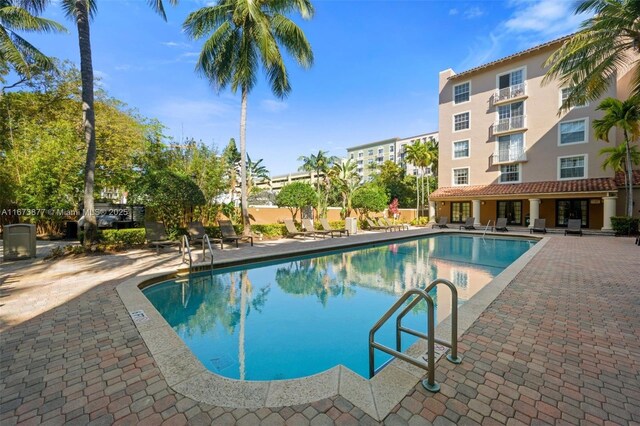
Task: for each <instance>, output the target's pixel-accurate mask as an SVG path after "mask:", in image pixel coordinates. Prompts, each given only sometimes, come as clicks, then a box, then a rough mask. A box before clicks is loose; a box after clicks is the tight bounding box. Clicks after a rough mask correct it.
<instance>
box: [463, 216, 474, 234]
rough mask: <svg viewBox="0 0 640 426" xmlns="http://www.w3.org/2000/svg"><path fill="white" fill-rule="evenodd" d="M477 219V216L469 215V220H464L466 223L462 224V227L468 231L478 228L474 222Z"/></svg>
mask: <svg viewBox="0 0 640 426" xmlns="http://www.w3.org/2000/svg"><path fill="white" fill-rule="evenodd" d="M475 221H476V218H475V217H468V218H467V220H465V221H464V225H460V229H466V230H467V231H470V230H473V229H476V227H475V226H473V223H474V222H475Z"/></svg>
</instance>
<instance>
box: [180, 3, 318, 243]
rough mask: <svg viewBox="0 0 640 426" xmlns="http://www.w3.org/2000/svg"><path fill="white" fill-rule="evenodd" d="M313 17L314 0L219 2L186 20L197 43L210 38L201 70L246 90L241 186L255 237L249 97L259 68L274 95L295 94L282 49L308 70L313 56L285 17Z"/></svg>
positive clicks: (186, 27) (247, 228)
mask: <svg viewBox="0 0 640 426" xmlns="http://www.w3.org/2000/svg"><path fill="white" fill-rule="evenodd" d="M295 11H297V12H299V13H300V15H301V16H302V18H304V19H310V18H311V17H312V16H313V6H312V5H311V2H310V1H309V0H278V1H272V0H218V2H217V3H216V4H215V5H213V6H205V7H203V8H201V9H199V10H197V11H195V12H193V13H191V14H189V16H187V19H186V20H185V22H184V24H183V28H184V30H185V32H186V33H187V35H188V36H189V37H191V38H193V39H200V38H202V37H205V36H207V37H208V38H207V40H206V41H205V43H204V45H203V47H202V52H201V53H200V57H199V58H198V63H197V65H196V69H197V70H198V71H199V72H200V73H201V74H203V75H204V76H205V77H206V78H207V79H209V81H211V83H212V84H213V85H214V86H215V87H216V88H218V89H219V90H222V89H224V88H226V87H228V86H230V87H231V91H232V92H236V91H237V90H238V88H240V91H241V106H240V158H241V160H240V161H241V163H240V181H241V183H240V187H241V206H242V221H243V225H244V233H245V235H248V234H249V233H250V232H251V224H250V223H249V210H248V206H247V164H246V127H247V98H248V96H249V92H250V91H251V89H253V87H254V86H255V84H256V81H257V79H258V70H259V68H260V64H262V67H264V69H265V72H266V74H267V78H268V80H269V83H270V84H271V91H272V92H273V93H274V94H275V95H276V96H277V97H279V98H284V97H286V96H287V95H288V94H289V92H290V91H291V86H290V84H289V75H288V73H287V70H286V68H285V64H284V60H283V57H282V53H281V47H283V48H284V49H285V50H286V51H287V52H288V53H289V54H290V55H291V56H292V57H293V58H294V59H295V60H296V62H298V64H299V65H301V66H303V67H305V68H308V67H310V66H311V64H312V63H313V53H312V51H311V46H310V44H309V42H308V41H307V38H306V37H305V35H304V33H303V32H302V30H301V29H300V28H299V27H298V26H297V25H296V24H295V23H294V22H293V21H291V20H290V19H289V18H287V17H286V16H285V15H286V14H287V13H290V12H295Z"/></svg>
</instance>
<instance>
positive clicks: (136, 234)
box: [98, 228, 145, 246]
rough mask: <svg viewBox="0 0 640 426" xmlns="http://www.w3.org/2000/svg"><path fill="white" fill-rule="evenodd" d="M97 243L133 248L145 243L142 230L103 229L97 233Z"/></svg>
mask: <svg viewBox="0 0 640 426" xmlns="http://www.w3.org/2000/svg"><path fill="white" fill-rule="evenodd" d="M98 241H99V242H100V243H104V244H107V245H116V246H133V245H140V244H144V243H145V231H144V228H131V229H105V230H102V231H98Z"/></svg>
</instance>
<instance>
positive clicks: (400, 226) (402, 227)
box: [378, 217, 409, 231]
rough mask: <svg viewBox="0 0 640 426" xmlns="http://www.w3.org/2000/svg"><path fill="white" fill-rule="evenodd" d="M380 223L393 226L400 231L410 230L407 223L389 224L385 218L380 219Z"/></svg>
mask: <svg viewBox="0 0 640 426" xmlns="http://www.w3.org/2000/svg"><path fill="white" fill-rule="evenodd" d="M378 222H379V223H380V224H381V225H385V226H393V227H395V228H398V231H408V230H409V225H407V224H406V223H391V222H389V220H388V219H385V218H384V217H381V218H378Z"/></svg>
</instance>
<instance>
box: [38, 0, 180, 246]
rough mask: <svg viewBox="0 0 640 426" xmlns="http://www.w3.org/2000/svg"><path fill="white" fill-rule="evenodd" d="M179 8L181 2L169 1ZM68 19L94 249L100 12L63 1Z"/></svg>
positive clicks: (91, 5)
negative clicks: (74, 40) (95, 25)
mask: <svg viewBox="0 0 640 426" xmlns="http://www.w3.org/2000/svg"><path fill="white" fill-rule="evenodd" d="M28 1H29V4H30V6H31V7H32V10H34V11H35V12H40V11H42V10H43V9H44V7H45V6H46V5H47V4H48V3H49V2H50V1H51V0H28ZM169 2H170V3H171V4H176V3H177V0H169ZM148 3H149V5H150V6H151V7H152V8H153V9H154V10H155V11H156V12H158V13H159V14H160V16H162V18H163V19H165V20H166V15H165V12H164V6H163V3H162V0H149V1H148ZM60 5H61V6H62V9H63V11H64V13H65V15H66V16H67V17H68V18H70V19H72V20H73V21H75V24H76V28H77V30H78V45H79V48H80V74H81V79H82V95H81V97H82V133H83V134H84V141H85V144H86V147H87V148H86V153H87V154H86V161H85V169H84V203H83V205H84V209H85V213H86V214H85V224H84V245H85V246H86V247H90V246H91V244H93V243H94V242H95V241H96V239H97V235H98V234H97V230H98V225H97V221H96V217H95V214H94V189H95V180H96V176H95V174H96V158H97V147H96V111H95V109H94V86H93V85H94V78H93V63H92V53H91V36H90V25H89V22H90V20H91V18H93V16H94V15H95V14H96V12H97V2H96V1H95V0H62V1H61V2H60Z"/></svg>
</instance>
